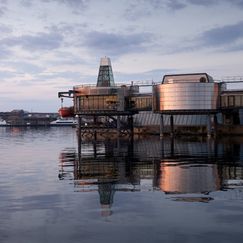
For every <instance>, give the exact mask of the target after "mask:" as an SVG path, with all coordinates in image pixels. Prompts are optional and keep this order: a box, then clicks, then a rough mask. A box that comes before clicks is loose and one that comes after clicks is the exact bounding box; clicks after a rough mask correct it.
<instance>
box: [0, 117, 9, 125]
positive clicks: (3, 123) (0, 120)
mask: <svg viewBox="0 0 243 243" xmlns="http://www.w3.org/2000/svg"><path fill="white" fill-rule="evenodd" d="M0 126H9V124H8V123H7V122H6V121H5V120H3V119H2V118H0Z"/></svg>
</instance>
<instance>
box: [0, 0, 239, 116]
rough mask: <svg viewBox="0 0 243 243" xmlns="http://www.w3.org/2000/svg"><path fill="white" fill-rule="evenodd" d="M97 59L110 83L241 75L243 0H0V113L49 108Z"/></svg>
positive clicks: (88, 75) (89, 73)
mask: <svg viewBox="0 0 243 243" xmlns="http://www.w3.org/2000/svg"><path fill="white" fill-rule="evenodd" d="M103 56H109V57H110V58H111V61H112V67H113V72H114V77H115V81H116V82H122V81H129V80H153V81H156V82H157V81H160V80H161V79H162V76H163V75H164V74H169V73H187V72H208V73H209V74H210V75H212V76H213V77H215V78H216V79H220V78H222V77H225V76H232V75H233V76H243V0H230V1H229V0H0V111H11V110H13V109H24V110H27V111H33V112H34V111H40V112H45V111H47V112H55V111H56V110H57V109H58V107H59V105H60V101H59V99H58V98H57V92H58V91H67V90H69V89H72V86H74V85H78V84H82V83H96V79H97V74H98V68H99V61H100V58H101V57H103ZM64 105H66V104H64ZM67 105H69V104H67Z"/></svg>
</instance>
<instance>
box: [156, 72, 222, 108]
mask: <svg viewBox="0 0 243 243" xmlns="http://www.w3.org/2000/svg"><path fill="white" fill-rule="evenodd" d="M219 91H220V85H219V84H218V83H214V82H213V81H212V79H211V77H210V76H208V75H207V74H189V75H188V74H187V75H167V76H165V77H164V79H163V83H162V84H158V85H155V86H154V87H153V111H154V112H157V113H171V112H172V113H173V112H178V113H179V112H186V111H187V112H191V113H193V112H199V113H201V112H211V111H214V110H216V109H217V108H218V106H219Z"/></svg>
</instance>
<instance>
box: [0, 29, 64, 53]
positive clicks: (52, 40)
mask: <svg viewBox="0 0 243 243" xmlns="http://www.w3.org/2000/svg"><path fill="white" fill-rule="evenodd" d="M62 41H63V37H62V35H61V34H59V33H37V34H36V35H22V36H18V37H8V38H4V39H2V40H0V46H5V47H12V46H21V47H22V48H23V49H25V50H29V51H39V50H53V49H57V48H59V47H60V46H61V44H62Z"/></svg>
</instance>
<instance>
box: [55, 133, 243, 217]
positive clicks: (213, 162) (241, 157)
mask: <svg viewBox="0 0 243 243" xmlns="http://www.w3.org/2000/svg"><path fill="white" fill-rule="evenodd" d="M77 151H80V152H79V153H78V152H77ZM59 160H60V162H59V175H58V177H59V179H60V180H72V181H73V185H74V188H75V189H74V190H75V191H77V192H84V193H85V192H94V191H96V192H97V193H98V194H99V198H100V207H101V214H102V216H109V215H111V214H112V210H111V207H112V204H113V198H114V194H115V192H117V191H124V192H127V191H130V192H138V191H161V192H163V193H164V194H165V195H166V196H167V197H168V199H169V200H173V201H176V202H201V203H209V202H210V201H212V200H214V195H213V192H216V191H229V190H230V191H237V193H236V194H235V195H237V197H240V198H241V199H243V194H242V192H241V189H243V141H242V140H241V139H239V138H235V139H221V140H213V139H207V138H199V139H183V138H177V139H173V138H170V137H167V138H164V139H162V140H160V139H158V138H155V137H151V138H146V139H135V140H133V141H130V140H122V139H117V140H115V141H111V140H107V141H102V142H97V141H92V142H82V144H81V149H76V148H66V149H64V150H62V151H61V153H60V157H59Z"/></svg>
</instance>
